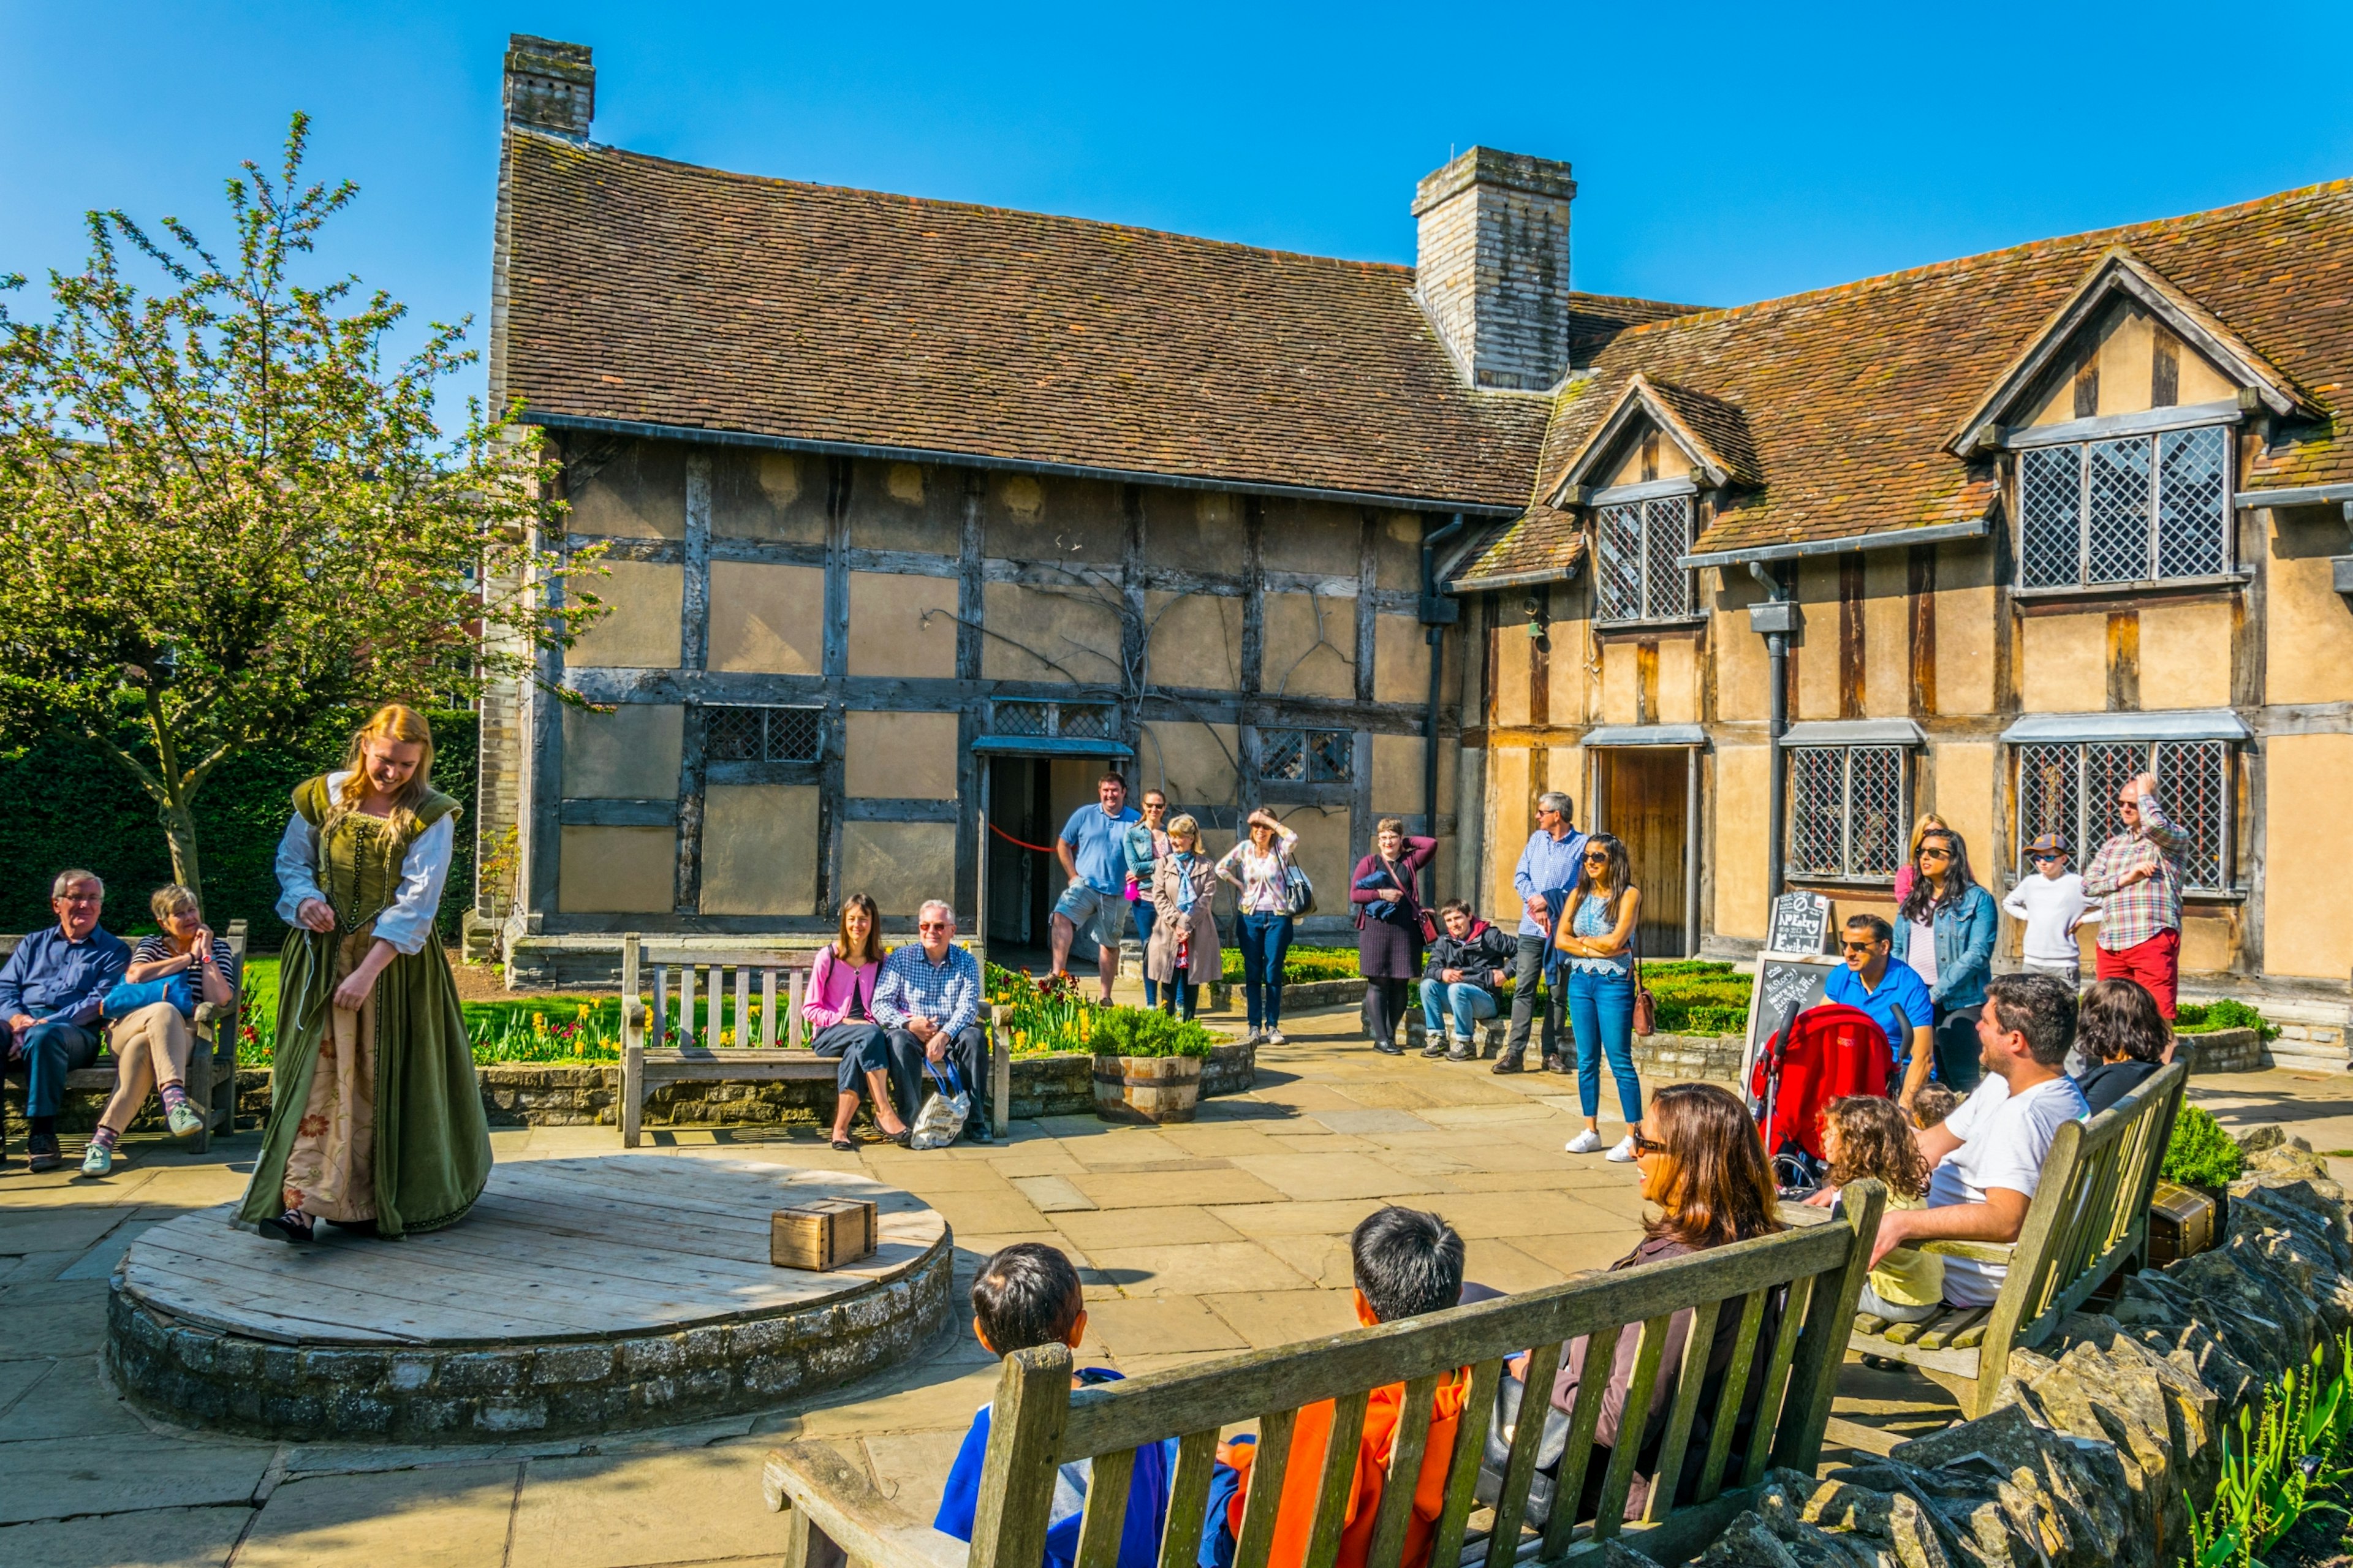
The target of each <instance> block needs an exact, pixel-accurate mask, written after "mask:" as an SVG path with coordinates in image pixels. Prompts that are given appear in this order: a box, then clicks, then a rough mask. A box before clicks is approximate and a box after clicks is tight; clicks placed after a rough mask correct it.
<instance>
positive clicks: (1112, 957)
mask: <svg viewBox="0 0 2353 1568" xmlns="http://www.w3.org/2000/svg"><path fill="white" fill-rule="evenodd" d="M1095 799H1096V802H1097V804H1096V805H1082V806H1081V807H1079V809H1078V810H1076V811H1074V812H1072V813H1071V820H1070V821H1069V822H1067V823H1065V824H1064V825H1063V826H1062V837H1060V839H1059V840H1058V841H1057V842H1056V843H1055V845H1054V853H1055V855H1056V856H1057V857H1059V858H1060V860H1061V862H1062V874H1063V875H1064V876H1067V877H1068V878H1070V879H1071V885H1070V886H1069V887H1067V888H1064V889H1062V896H1061V897H1060V898H1059V899H1057V900H1054V920H1053V925H1052V937H1051V940H1052V942H1053V947H1054V971H1053V972H1054V973H1057V974H1067V973H1070V966H1071V942H1073V941H1075V940H1076V939H1077V937H1078V934H1079V928H1080V927H1082V926H1085V927H1088V928H1090V932H1089V934H1090V936H1091V937H1092V941H1093V942H1094V944H1095V972H1096V973H1098V974H1100V975H1102V976H1103V1001H1104V1002H1105V1003H1106V1004H1108V1003H1109V1002H1110V1001H1111V983H1112V982H1113V980H1114V979H1116V978H1118V975H1119V939H1120V938H1121V937H1122V936H1124V935H1125V934H1126V932H1127V830H1128V828H1129V826H1132V825H1133V824H1134V823H1137V822H1141V821H1143V820H1144V819H1143V818H1142V817H1141V816H1137V815H1136V811H1135V808H1134V806H1132V805H1128V804H1127V781H1126V780H1125V779H1124V778H1122V777H1120V776H1119V775H1118V774H1117V773H1105V774H1103V777H1102V779H1101V780H1099V781H1097V783H1096V784H1095Z"/></svg>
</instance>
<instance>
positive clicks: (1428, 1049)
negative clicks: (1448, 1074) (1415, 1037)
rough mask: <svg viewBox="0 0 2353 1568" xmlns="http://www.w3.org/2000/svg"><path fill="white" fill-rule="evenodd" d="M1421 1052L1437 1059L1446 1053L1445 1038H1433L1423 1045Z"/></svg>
mask: <svg viewBox="0 0 2353 1568" xmlns="http://www.w3.org/2000/svg"><path fill="white" fill-rule="evenodd" d="M1421 1054H1422V1055H1423V1056H1426V1057H1428V1058H1430V1059H1431V1060H1432V1061H1435V1060H1437V1059H1438V1058H1440V1057H1442V1056H1444V1055H1445V1054H1446V1042H1445V1041H1444V1040H1443V1039H1437V1040H1432V1041H1430V1044H1428V1045H1426V1046H1424V1047H1421Z"/></svg>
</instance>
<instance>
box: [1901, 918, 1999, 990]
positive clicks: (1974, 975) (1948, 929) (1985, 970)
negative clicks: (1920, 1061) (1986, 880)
mask: <svg viewBox="0 0 2353 1568" xmlns="http://www.w3.org/2000/svg"><path fill="white" fill-rule="evenodd" d="M1933 923H1934V925H1935V928H1936V984H1934V985H1931V986H1930V987H1928V999H1929V1000H1930V1001H1932V1002H1934V1003H1936V1010H1937V1012H1938V1013H1939V1014H1940V1015H1941V1014H1945V1013H1949V1012H1951V1011H1952V1010H1953V1009H1954V1008H1956V1007H1974V1006H1976V1005H1978V1004H1979V1003H1980V1002H1983V1001H1984V1000H1985V999H1986V982H1987V981H1989V980H1990V979H1992V978H1993V939H1994V937H1995V935H1996V933H1997V932H1999V931H2000V929H2001V912H2000V910H1998V909H1996V908H1995V907H1994V901H1993V895H1992V894H1991V893H1989V892H1987V891H1986V890H1985V889H1983V888H1979V887H1971V888H1970V889H1969V890H1968V893H1967V894H1966V895H1964V896H1963V897H1962V899H1961V900H1960V901H1959V902H1958V903H1944V904H1939V905H1937V906H1936V917H1935V921H1934V922H1933ZM1911 942H1912V924H1911V922H1910V921H1906V920H1905V919H1904V918H1903V917H1902V915H1900V914H1899V915H1898V916H1897V917H1896V920H1895V947H1894V954H1893V958H1894V962H1895V963H1905V962H1906V960H1905V956H1904V955H1905V952H1907V951H1909V949H1910V946H1911Z"/></svg>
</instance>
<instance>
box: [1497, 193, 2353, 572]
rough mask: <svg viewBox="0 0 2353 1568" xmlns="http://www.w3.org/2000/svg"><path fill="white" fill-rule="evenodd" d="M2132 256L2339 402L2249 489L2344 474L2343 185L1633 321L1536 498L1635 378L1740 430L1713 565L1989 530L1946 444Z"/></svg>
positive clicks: (2347, 255) (2352, 332)
mask: <svg viewBox="0 0 2353 1568" xmlns="http://www.w3.org/2000/svg"><path fill="white" fill-rule="evenodd" d="M2119 245H2121V246H2125V247H2129V248H2130V250H2131V253H2132V254H2133V256H2134V257H2136V258H2138V259H2139V260H2140V261H2141V262H2142V263H2144V264H2145V265H2146V266H2147V267H2148V268H2151V269H2153V270H2154V271H2155V272H2156V273H2158V275H2159V276H2160V277H2162V278H2163V279H2166V280H2167V281H2168V283H2169V284H2171V285H2172V287H2174V288H2175V289H2179V291H2180V292H2181V293H2182V294H2184V295H2186V296H2188V297H2189V299H2191V300H2195V301H2196V302H2197V303H2198V304H2199V305H2200V306H2202V307H2204V308H2205V309H2206V310H2210V311H2211V312H2212V314H2213V315H2214V317H2216V318H2217V319H2218V320H2219V321H2221V322H2222V323H2223V324H2225V325H2227V326H2228V327H2229V328H2230V329H2231V330H2232V331H2234V332H2236V333H2237V334H2238V335H2239V336H2240V337H2241V338H2242V339H2243V340H2244V341H2245V342H2247V343H2248V344H2249V345H2250V346H2251V347H2252V348H2253V350H2254V351H2255V352H2256V353H2260V354H2262V355H2263V357H2264V358H2265V359H2266V360H2267V361H2268V362H2269V363H2271V364H2274V365H2276V366H2277V367H2279V370H2280V371H2281V372H2282V373H2283V374H2285V375H2287V376H2289V377H2291V378H2293V380H2294V382H2295V384H2296V386H2297V387H2299V388H2301V389H2302V390H2303V391H2304V393H2306V395H2309V396H2310V397H2311V398H2312V399H2313V400H2314V401H2315V402H2316V404H2317V405H2319V406H2320V407H2321V408H2322V409H2324V410H2326V411H2327V417H2326V418H2325V419H2324V420H2322V421H2321V422H2319V423H2317V424H2315V425H2312V426H2304V427H2300V428H2297V429H2295V430H2294V431H2292V432H2290V435H2291V436H2292V437H2294V438H2293V439H2292V440H2291V441H2290V442H2289V443H2288V444H2287V445H2284V446H2283V447H2279V448H2278V449H2276V450H2274V451H2267V452H2263V453H2262V454H2259V455H2258V456H2257V457H2256V458H2255V459H2254V465H2253V477H2252V479H2251V480H2250V483H2251V485H2252V486H2254V487H2280V486H2291V485H2313V484H2327V483H2333V482H2337V481H2342V480H2348V479H2353V425H2348V419H2353V406H2348V405H2353V387H2348V382H2353V181H2342V180H2340V181H2335V182H2332V183H2330V184H2323V185H2315V186H2311V187H2309V188H2307V189H2304V190H2298V191H2290V192H2286V193H2284V194H2283V195H2275V196H2268V197H2265V198H2263V200H2261V201H2254V202H2249V203H2246V204H2244V205H2239V206H2232V207H2222V208H2219V209H2217V210H2215V211H2212V212H2205V213H2198V214H2194V215H2192V216H2188V217H2179V218H2168V219H2165V220H2162V221H2159V222H2155V223H2146V224H2137V225H2134V226H2130V227H2126V228H2120V229H2109V230H2105V231H2102V232H2099V233H2094V234H2084V235H2076V236H2073V237H2068V238H2063V239H2052V240H2043V241H2040V242H2037V243H2035V244H2032V245H2024V246H2019V247H2014V248H2012V249H2009V250H1999V251H1993V252H1990V253H1989V254H1986V255H1983V256H1973V257H1968V258H1963V259H1961V260H1957V261H1947V262H1943V263H1939V264H1938V265H1936V266H1933V267H1924V268H1917V269H1915V270H1913V271H1909V272H1897V273H1891V274H1889V275H1887V276H1884V277H1880V278H1873V279H1865V280H1863V281H1862V282H1859V283H1850V284H1847V285H1844V286H1842V287H1841V288H1836V289H1823V290H1820V291H1819V292H1815V293H1810V294H1799V295H1793V296H1791V297H1789V298H1788V299H1782V300H1767V301H1765V302H1763V303H1761V304H1756V305H1746V306H1741V307H1739V308H1737V309H1735V310H1710V311H1703V312H1700V313H1697V314H1694V315H1687V316H1680V317H1675V318H1673V319H1671V320H1667V321H1660V322H1657V323H1654V324H1651V325H1648V326H1641V327H1636V328H1633V329H1631V330H1630V331H1625V332H1623V333H1620V335H1619V336H1618V337H1617V338H1616V339H1615V340H1614V341H1612V342H1610V343H1609V345H1608V346H1607V347H1605V348H1603V349H1601V350H1600V351H1599V353H1597V354H1596V355H1595V356H1594V360H1593V363H1592V374H1590V375H1588V376H1586V377H1581V378H1573V379H1572V380H1571V381H1570V382H1569V383H1568V384H1567V386H1565V387H1563V388H1562V390H1561V391H1560V393H1559V394H1558V395H1556V407H1555V415H1554V419H1553V423H1552V426H1551V428H1550V430H1549V431H1548V432H1547V434H1546V441H1545V452H1544V457H1543V458H1542V460H1541V462H1540V463H1539V465H1538V471H1537V479H1536V484H1535V490H1534V492H1533V493H1534V497H1535V499H1536V500H1539V501H1541V500H1546V499H1547V498H1549V497H1550V496H1551V495H1552V494H1553V492H1554V490H1555V489H1556V487H1557V486H1558V484H1559V482H1560V479H1561V477H1562V475H1563V474H1564V472H1565V471H1566V470H1567V467H1568V464H1569V462H1570V461H1571V460H1572V458H1574V457H1575V456H1576V454H1577V451H1578V449H1579V448H1580V447H1582V446H1583V445H1584V444H1585V441H1586V438H1587V437H1588V435H1589V434H1590V432H1591V431H1592V430H1593V428H1594V427H1595V426H1597V425H1598V424H1599V421H1601V420H1602V419H1603V418H1604V417H1606V416H1607V415H1608V414H1609V410H1610V409H1611V408H1612V407H1613V406H1614V405H1615V404H1616V403H1617V401H1618V398H1619V395H1620V392H1621V391H1622V389H1623V388H1624V386H1625V385H1626V384H1627V382H1628V381H1629V380H1630V378H1631V377H1632V376H1633V375H1634V374H1636V373H1638V372H1639V373H1641V374H1643V375H1644V376H1646V377H1648V378H1649V379H1650V380H1651V382H1653V383H1655V384H1660V385H1662V386H1672V387H1675V388H1679V389H1682V390H1683V391H1684V392H1691V393H1698V394H1701V395H1704V396H1705V397H1707V398H1709V399H1712V400H1714V401H1715V403H1717V404H1718V405H1721V406H1723V407H1725V408H1728V409H1731V410H1735V411H1737V413H1738V414H1739V415H1740V416H1742V419H1743V421H1744V422H1745V426H1746V432H1747V435H1748V437H1749V439H1750V441H1751V443H1752V445H1751V447H1750V454H1751V460H1752V461H1753V462H1754V464H1755V465H1756V471H1757V474H1758V476H1759V477H1760V478H1761V479H1762V480H1763V484H1762V486H1761V488H1757V489H1747V490H1736V491H1735V492H1734V493H1733V494H1732V495H1731V497H1730V498H1729V500H1730V504H1729V505H1727V506H1725V507H1724V508H1722V509H1720V510H1718V511H1717V513H1716V516H1715V521H1714V522H1713V523H1712V524H1711V525H1710V526H1709V528H1708V530H1707V531H1706V532H1705V534H1704V535H1703V536H1702V537H1701V539H1700V541H1699V542H1698V549H1699V550H1701V551H1703V552H1704V551H1713V550H1731V549H1740V548H1753V547H1757V546H1763V545H1770V544H1779V543H1784V542H1800V541H1813V540H1825V539H1841V538H1849V537H1852V536H1854V535H1858V534H1864V533H1876V532H1881V531H1893V530H1898V529H1907V528H1925V527H1929V526H1933V525H1936V524H1939V523H1949V522H1958V521H1968V520H1971V519H1975V518H1978V517H1982V516H1984V515H1985V514H1986V511H1987V510H1988V509H1989V507H1990V506H1991V504H1992V501H1993V489H1992V485H1991V482H1990V481H1991V472H1992V470H1991V466H1990V464H1989V463H1987V462H1984V461H1978V462H1976V463H1965V462H1964V461H1963V460H1961V459H1960V458H1955V457H1952V456H1950V455H1949V454H1947V452H1945V451H1944V450H1943V447H1944V445H1945V443H1946V441H1947V439H1949V438H1950V437H1951V436H1952V434H1953V431H1954V428H1955V426H1957V424H1958V423H1959V422H1960V421H1961V420H1962V419H1963V418H1964V416H1967V415H1968V412H1969V411H1970V409H1971V408H1972V407H1974V406H1975V405H1977V404H1978V401H1979V400H1980V399H1981V398H1982V397H1983V396H1984V395H1985V393H1986V391H1987V389H1988V388H1989V386H1990V385H1992V384H1993V383H1994V382H1995V381H1996V379H1997V378H1998V377H2000V374H2002V372H2003V371H2004V369H2005V368H2006V367H2008V366H2009V365H2010V363H2011V362H2012V361H2013V360H2015V359H2016V358H2017V356H2018V355H2019V353H2021V351H2022V350H2023V349H2025V348H2026V347H2027V345H2028V343H2029V342H2031V339H2032V338H2033V336H2034V334H2035V333H2036V331H2038V330H2039V329H2040V328H2041V327H2042V325H2043V323H2044V322H2046V321H2048V320H2049V319H2050V318H2051V317H2052V314H2053V313H2054V312H2055V311H2057V310H2059V309H2060V308H2061V307H2062V306H2063V304H2064V303H2065V302H2066V301H2067V300H2068V299H2069V297H2070V296H2071V295H2072V294H2073V292H2074V291H2075V289H2077V288H2078V287H2079V286H2080V285H2081V284H2082V283H2083V281H2084V279H2085V278H2086V277H2087V276H2088V275H2089V273H2090V272H2091V270H2092V268H2094V266H2096V265H2098V264H2099V262H2100V260H2101V258H2102V257H2103V256H2104V255H2105V253H2106V252H2107V251H2108V250H2109V248H2110V247H2115V246H2119ZM1677 406H1678V410H1679V411H1681V406H1682V405H1680V404H1679V405H1677ZM1685 417H1686V418H1692V419H1693V420H1694V425H1695V426H1696V425H1697V420H1696V418H1694V416H1692V415H1688V414H1687V415H1686V416H1685ZM1716 438H1717V436H1716V434H1715V429H1714V427H1713V426H1711V427H1710V431H1709V439H1710V440H1711V441H1714V440H1715V439H1716ZM1546 510H1548V509H1546ZM1522 526H1523V529H1524V530H1525V531H1526V532H1527V533H1528V534H1529V535H1531V537H1532V538H1542V539H1555V538H1556V537H1557V532H1558V528H1559V525H1558V523H1557V522H1556V521H1554V520H1553V519H1551V518H1548V517H1542V516H1540V515H1539V514H1538V512H1537V511H1534V510H1532V511H1531V513H1530V519H1529V521H1528V522H1526V523H1525V524H1524V525H1522ZM1487 553H1488V554H1489V555H1490V556H1494V557H1497V558H1499V559H1501V558H1508V559H1514V560H1518V559H1523V558H1529V557H1533V556H1536V555H1540V554H1541V553H1542V547H1532V548H1531V549H1529V550H1526V551H1523V550H1521V549H1520V547H1519V545H1518V543H1517V542H1516V541H1515V540H1513V539H1508V538H1507V539H1506V540H1504V541H1503V542H1499V543H1498V544H1496V545H1494V546H1493V547H1491V548H1490V550H1489V552H1487ZM1482 564H1483V563H1482Z"/></svg>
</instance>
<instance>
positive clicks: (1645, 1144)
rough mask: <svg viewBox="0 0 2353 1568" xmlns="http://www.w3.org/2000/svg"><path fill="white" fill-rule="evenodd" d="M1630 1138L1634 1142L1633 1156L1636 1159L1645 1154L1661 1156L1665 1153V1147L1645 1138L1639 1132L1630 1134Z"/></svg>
mask: <svg viewBox="0 0 2353 1568" xmlns="http://www.w3.org/2000/svg"><path fill="white" fill-rule="evenodd" d="M1631 1137H1632V1138H1633V1140H1634V1156H1635V1158H1637V1159H1640V1158H1641V1156H1643V1155H1645V1154H1663V1153H1665V1152H1667V1146H1666V1145H1665V1144H1664V1143H1662V1142H1659V1141H1658V1140H1657V1139H1655V1138H1645V1137H1643V1136H1642V1135H1641V1133H1640V1132H1636V1133H1633V1134H1631Z"/></svg>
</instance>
